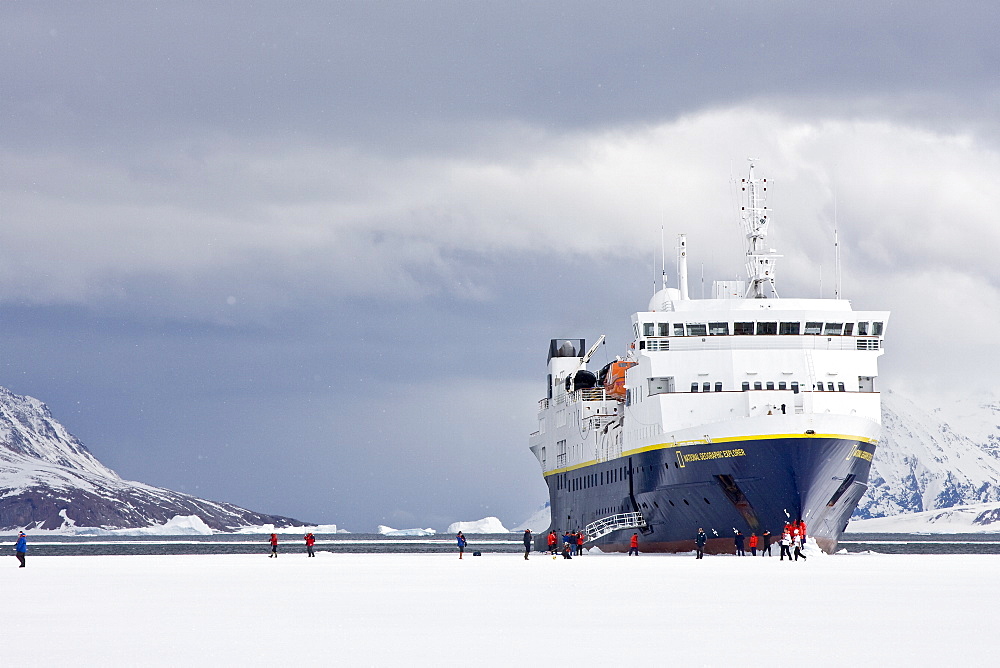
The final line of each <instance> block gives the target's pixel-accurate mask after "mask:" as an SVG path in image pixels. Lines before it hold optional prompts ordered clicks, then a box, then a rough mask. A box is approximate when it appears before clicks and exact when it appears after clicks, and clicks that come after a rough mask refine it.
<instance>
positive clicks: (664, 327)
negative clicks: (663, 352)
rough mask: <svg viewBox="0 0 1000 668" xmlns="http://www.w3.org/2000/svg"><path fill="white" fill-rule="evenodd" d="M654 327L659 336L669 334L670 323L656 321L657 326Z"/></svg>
mask: <svg viewBox="0 0 1000 668" xmlns="http://www.w3.org/2000/svg"><path fill="white" fill-rule="evenodd" d="M656 329H657V331H658V332H659V334H660V336H670V323H669V322H661V323H657V328H656Z"/></svg>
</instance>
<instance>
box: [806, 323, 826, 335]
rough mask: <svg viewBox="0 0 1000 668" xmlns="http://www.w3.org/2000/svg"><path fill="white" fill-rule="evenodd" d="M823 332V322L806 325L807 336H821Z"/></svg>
mask: <svg viewBox="0 0 1000 668" xmlns="http://www.w3.org/2000/svg"><path fill="white" fill-rule="evenodd" d="M822 331H823V323H821V322H807V323H806V334H819V333H820V332H822Z"/></svg>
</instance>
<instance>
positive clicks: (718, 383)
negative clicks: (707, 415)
mask: <svg viewBox="0 0 1000 668" xmlns="http://www.w3.org/2000/svg"><path fill="white" fill-rule="evenodd" d="M715 391H716V392H722V381H721V380H720V381H719V382H717V383H716V384H715Z"/></svg>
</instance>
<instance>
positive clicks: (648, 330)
mask: <svg viewBox="0 0 1000 668" xmlns="http://www.w3.org/2000/svg"><path fill="white" fill-rule="evenodd" d="M642 335H643V336H653V323H651V322H644V323H642Z"/></svg>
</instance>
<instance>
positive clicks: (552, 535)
mask: <svg viewBox="0 0 1000 668" xmlns="http://www.w3.org/2000/svg"><path fill="white" fill-rule="evenodd" d="M545 540H546V541H547V542H548V544H549V554H555V553H556V542H557V541H558V540H559V539H558V538H556V532H555V530H552V531H550V532H549V537H548V538H546V539H545Z"/></svg>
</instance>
